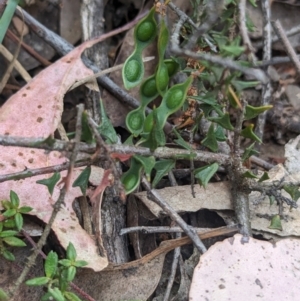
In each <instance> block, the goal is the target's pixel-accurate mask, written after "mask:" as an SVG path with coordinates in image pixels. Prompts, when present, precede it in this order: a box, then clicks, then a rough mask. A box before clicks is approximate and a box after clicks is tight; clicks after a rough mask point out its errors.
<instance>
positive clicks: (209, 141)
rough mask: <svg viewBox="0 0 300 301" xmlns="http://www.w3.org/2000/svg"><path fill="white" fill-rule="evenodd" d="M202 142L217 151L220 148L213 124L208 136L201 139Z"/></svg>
mask: <svg viewBox="0 0 300 301" xmlns="http://www.w3.org/2000/svg"><path fill="white" fill-rule="evenodd" d="M201 144H202V145H204V146H206V147H207V148H209V149H210V150H212V151H213V152H216V151H217V150H218V142H217V139H216V135H215V129H214V126H213V124H211V125H210V127H209V129H208V132H207V135H206V137H205V138H204V139H203V140H202V141H201Z"/></svg>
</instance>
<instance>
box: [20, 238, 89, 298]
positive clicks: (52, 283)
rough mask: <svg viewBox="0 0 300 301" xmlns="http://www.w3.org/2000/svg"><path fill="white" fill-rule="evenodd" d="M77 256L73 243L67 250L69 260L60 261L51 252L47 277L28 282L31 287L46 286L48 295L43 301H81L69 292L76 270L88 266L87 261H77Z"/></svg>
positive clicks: (45, 266)
mask: <svg viewBox="0 0 300 301" xmlns="http://www.w3.org/2000/svg"><path fill="white" fill-rule="evenodd" d="M76 257H77V254H76V250H75V248H74V246H73V244H72V243H69V245H68V248H67V258H66V259H61V260H58V256H57V254H56V253H55V252H53V251H51V252H50V253H49V254H48V256H47V258H46V260H45V265H44V270H45V276H43V277H37V278H33V279H30V280H27V281H26V284H27V285H30V286H41V285H42V286H46V288H47V293H46V294H45V295H44V296H43V297H42V300H43V301H46V300H53V299H54V300H57V301H65V300H70V301H79V300H80V298H79V297H78V296H77V295H76V294H74V293H72V292H70V291H69V285H70V282H71V281H73V279H74V278H75V275H76V269H77V268H79V267H83V266H85V265H87V262H86V261H83V260H76Z"/></svg>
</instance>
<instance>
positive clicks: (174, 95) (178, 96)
mask: <svg viewBox="0 0 300 301" xmlns="http://www.w3.org/2000/svg"><path fill="white" fill-rule="evenodd" d="M183 92H184V91H182V89H180V88H176V89H173V90H172V91H171V92H170V93H169V97H168V98H167V99H166V107H167V108H168V109H169V110H172V111H173V110H174V109H176V108H177V107H178V104H180V103H181V101H182V96H183Z"/></svg>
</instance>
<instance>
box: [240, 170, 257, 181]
mask: <svg viewBox="0 0 300 301" xmlns="http://www.w3.org/2000/svg"><path fill="white" fill-rule="evenodd" d="M242 176H243V177H244V178H250V179H257V176H256V175H255V174H253V173H252V172H251V171H250V170H247V171H246V172H244V173H243V174H242Z"/></svg>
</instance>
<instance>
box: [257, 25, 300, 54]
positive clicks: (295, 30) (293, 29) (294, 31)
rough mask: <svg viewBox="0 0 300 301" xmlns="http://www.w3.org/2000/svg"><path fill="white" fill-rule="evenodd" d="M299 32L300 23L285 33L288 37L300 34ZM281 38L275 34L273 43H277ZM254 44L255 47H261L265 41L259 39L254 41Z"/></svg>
mask: <svg viewBox="0 0 300 301" xmlns="http://www.w3.org/2000/svg"><path fill="white" fill-rule="evenodd" d="M299 32H300V25H297V26H295V27H293V28H291V29H289V30H287V31H286V32H285V34H286V36H287V37H291V36H294V35H296V34H298V33H299ZM279 40H280V38H279V37H277V36H273V38H272V41H271V42H272V43H276V42H278V41H279ZM253 45H254V47H255V48H257V49H259V48H261V47H263V42H261V41H259V42H254V43H253Z"/></svg>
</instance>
